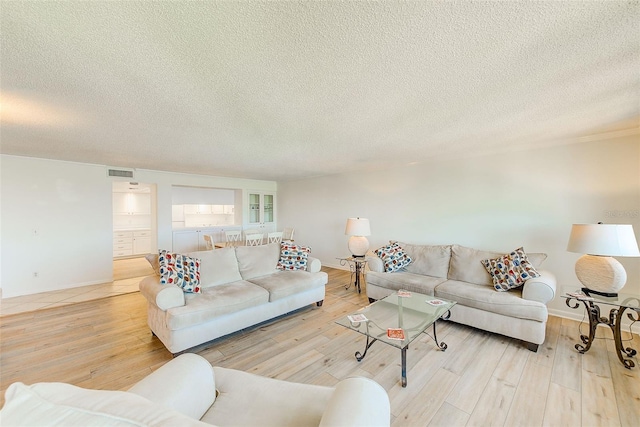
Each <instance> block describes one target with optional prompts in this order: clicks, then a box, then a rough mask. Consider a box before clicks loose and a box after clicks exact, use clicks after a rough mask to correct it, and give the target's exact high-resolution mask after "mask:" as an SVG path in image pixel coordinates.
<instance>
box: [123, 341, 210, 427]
mask: <svg viewBox="0 0 640 427" xmlns="http://www.w3.org/2000/svg"><path fill="white" fill-rule="evenodd" d="M128 391H129V392H130V393H135V394H137V395H139V396H142V397H145V398H147V399H149V400H151V401H152V402H154V403H157V404H159V405H161V406H163V407H168V408H171V409H174V410H176V411H178V412H180V413H182V414H184V415H186V416H188V417H191V418H194V419H196V420H199V419H200V418H202V416H203V415H204V414H205V412H207V411H208V410H209V408H210V407H211V405H213V402H214V401H215V400H216V380H215V375H214V373H213V367H212V366H211V364H210V363H209V362H208V361H207V359H205V358H204V357H202V356H198V355H197V354H193V353H184V354H181V355H180V356H178V357H176V358H175V359H173V360H170V361H169V362H167V363H166V364H164V365H163V366H161V367H160V368H159V369H157V370H155V371H154V372H152V373H151V374H149V375H147V376H146V377H145V378H143V379H142V380H141V381H139V382H138V383H136V384H135V385H134V386H133V387H131V388H130V389H129V390H128Z"/></svg>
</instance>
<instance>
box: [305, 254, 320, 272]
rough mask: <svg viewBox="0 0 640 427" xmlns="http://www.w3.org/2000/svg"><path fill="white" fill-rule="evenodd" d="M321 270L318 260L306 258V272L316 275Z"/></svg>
mask: <svg viewBox="0 0 640 427" xmlns="http://www.w3.org/2000/svg"><path fill="white" fill-rule="evenodd" d="M321 268H322V262H321V261H320V260H319V259H318V258H314V257H312V256H310V257H307V271H308V272H309V273H317V272H318V271H320V269H321Z"/></svg>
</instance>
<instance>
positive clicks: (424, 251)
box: [398, 242, 451, 279]
mask: <svg viewBox="0 0 640 427" xmlns="http://www.w3.org/2000/svg"><path fill="white" fill-rule="evenodd" d="M398 244H399V245H400V246H401V247H402V248H403V249H404V251H405V252H406V253H407V255H409V257H410V258H411V260H412V261H411V264H409V265H407V266H406V267H405V270H406V271H407V272H409V273H415V274H424V275H427V276H433V277H443V278H445V279H446V278H447V273H448V272H449V262H450V261H451V245H435V246H431V245H412V244H409V243H402V242H398Z"/></svg>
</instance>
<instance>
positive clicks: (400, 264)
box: [374, 242, 412, 273]
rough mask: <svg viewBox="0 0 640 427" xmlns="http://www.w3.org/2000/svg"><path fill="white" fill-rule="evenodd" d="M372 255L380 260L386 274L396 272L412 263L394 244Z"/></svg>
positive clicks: (400, 248) (399, 247)
mask: <svg viewBox="0 0 640 427" xmlns="http://www.w3.org/2000/svg"><path fill="white" fill-rule="evenodd" d="M374 253H375V254H376V255H377V256H378V258H380V259H381V260H382V263H383V264H384V271H385V272H387V273H390V272H393V271H398V270H400V269H402V268H404V267H406V266H407V265H409V264H411V261H412V260H411V257H410V256H409V255H407V254H406V253H405V252H404V250H403V249H402V247H401V246H400V245H399V244H398V243H396V242H393V243H390V244H388V245H387V246H383V247H381V248H379V249H376V250H375V251H374Z"/></svg>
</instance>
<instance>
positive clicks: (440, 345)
mask: <svg viewBox="0 0 640 427" xmlns="http://www.w3.org/2000/svg"><path fill="white" fill-rule="evenodd" d="M450 315H451V312H447V315H446V317H445V316H443V317H442V318H443V319H448V318H449V316H450ZM433 340H434V341H435V342H436V345H437V346H438V348H440V350H442V351H445V350H446V349H447V344H445V343H444V342H440V343H439V342H438V337H437V335H436V322H433ZM376 341H378V340H377V338H372V337H370V336H369V335H367V344H366V345H365V348H364V352H363V353H360V352H359V351H356V354H355V356H356V360H357V361H358V362H361V361H362V359H364V358H365V356H366V355H367V350H369V347H371V346H372V345H373V343H374V342H376ZM408 348H409V344H407V345H405V346H404V347H402V348H401V349H400V355H401V359H402V387H406V386H407V349H408Z"/></svg>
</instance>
